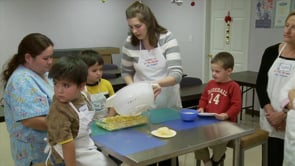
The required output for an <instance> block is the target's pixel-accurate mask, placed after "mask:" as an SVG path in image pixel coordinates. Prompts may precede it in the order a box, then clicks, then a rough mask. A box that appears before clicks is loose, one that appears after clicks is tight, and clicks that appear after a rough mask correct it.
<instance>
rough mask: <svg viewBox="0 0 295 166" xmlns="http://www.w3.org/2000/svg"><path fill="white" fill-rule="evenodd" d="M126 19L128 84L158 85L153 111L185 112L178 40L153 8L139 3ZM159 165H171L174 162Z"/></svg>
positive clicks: (124, 62)
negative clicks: (160, 21)
mask: <svg viewBox="0 0 295 166" xmlns="http://www.w3.org/2000/svg"><path fill="white" fill-rule="evenodd" d="M126 18H127V22H128V25H129V28H130V36H128V37H127V39H126V41H125V44H124V46H123V48H122V54H123V55H122V60H121V65H122V66H121V67H122V77H123V78H124V80H125V82H126V83H127V84H132V83H133V82H138V81H148V82H151V83H152V84H154V85H156V86H153V88H154V94H155V97H156V98H155V102H154V105H153V106H152V109H157V108H176V109H179V108H182V104H181V99H180V92H179V83H180V81H181V78H182V66H181V56H180V52H179V47H178V43H177V41H176V39H175V38H174V37H173V35H172V33H171V32H169V31H168V30H167V29H166V28H164V27H162V26H160V25H159V24H158V22H157V19H156V18H155V16H154V14H153V13H152V11H151V10H150V8H149V7H148V6H146V5H144V4H142V3H141V2H139V1H135V2H134V3H132V4H131V5H130V6H129V7H128V8H127V9H126ZM159 165H165V166H166V165H171V160H165V161H162V162H160V163H159Z"/></svg>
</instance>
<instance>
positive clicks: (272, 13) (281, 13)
mask: <svg viewBox="0 0 295 166" xmlns="http://www.w3.org/2000/svg"><path fill="white" fill-rule="evenodd" d="M255 2H256V10H255V12H256V20H255V28H282V27H284V25H285V19H286V17H287V16H288V14H289V13H290V12H291V11H293V10H295V0H256V1H255Z"/></svg>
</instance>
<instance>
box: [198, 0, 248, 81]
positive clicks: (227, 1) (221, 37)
mask: <svg viewBox="0 0 295 166" xmlns="http://www.w3.org/2000/svg"><path fill="white" fill-rule="evenodd" d="M208 5H209V7H210V9H211V10H210V11H209V13H208V15H209V17H210V20H208V21H209V22H210V23H208V24H207V25H208V26H209V27H208V28H207V29H210V32H209V34H207V36H208V38H207V39H209V41H207V42H206V43H208V44H209V48H208V50H209V51H208V54H207V55H206V58H205V59H206V60H205V64H206V66H208V68H206V69H205V70H204V71H205V74H204V78H205V80H207V81H208V80H209V79H211V78H212V77H211V68H210V60H211V57H210V55H211V56H214V55H216V54H217V53H218V52H221V51H228V52H230V53H231V54H232V55H233V56H234V59H235V66H234V72H238V71H244V70H247V66H248V45H249V44H248V41H249V40H248V39H249V31H250V15H251V1H250V0H211V1H210V2H209V4H208ZM228 14H230V16H231V18H232V21H231V22H230V26H229V32H228V34H229V38H228V42H227V39H226V33H227V32H226V31H227V24H226V22H225V16H227V15H228Z"/></svg>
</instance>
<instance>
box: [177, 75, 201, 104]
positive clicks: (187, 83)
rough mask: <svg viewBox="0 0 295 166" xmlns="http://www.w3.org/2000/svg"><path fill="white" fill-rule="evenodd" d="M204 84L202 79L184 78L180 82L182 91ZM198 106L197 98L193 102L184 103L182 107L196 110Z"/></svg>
mask: <svg viewBox="0 0 295 166" xmlns="http://www.w3.org/2000/svg"><path fill="white" fill-rule="evenodd" d="M202 83H203V82H202V80H201V79H200V78H197V77H187V76H184V77H183V78H182V80H181V82H180V89H184V88H188V87H193V86H198V85H202ZM197 104H198V99H197V98H196V99H193V100H189V101H183V102H182V106H183V107H184V108H191V109H196V106H197Z"/></svg>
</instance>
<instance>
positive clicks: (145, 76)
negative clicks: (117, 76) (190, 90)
mask: <svg viewBox="0 0 295 166" xmlns="http://www.w3.org/2000/svg"><path fill="white" fill-rule="evenodd" d="M134 68H135V70H136V73H135V75H134V82H138V81H150V82H153V81H156V80H160V79H163V78H165V77H167V75H168V67H167V64H166V59H165V57H164V55H163V52H162V50H161V47H160V46H159V44H158V47H157V48H154V49H152V50H142V49H141V43H140V55H139V57H138V63H135V64H134ZM166 107H168V108H182V105H181V99H180V92H179V84H176V85H174V86H170V87H162V91H161V93H160V94H159V95H158V96H157V98H156V100H155V102H154V105H153V106H152V109H156V108H166Z"/></svg>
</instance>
